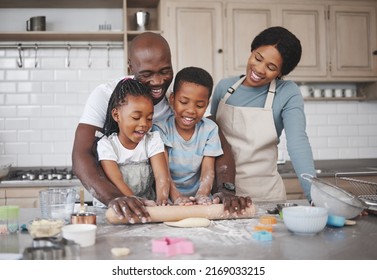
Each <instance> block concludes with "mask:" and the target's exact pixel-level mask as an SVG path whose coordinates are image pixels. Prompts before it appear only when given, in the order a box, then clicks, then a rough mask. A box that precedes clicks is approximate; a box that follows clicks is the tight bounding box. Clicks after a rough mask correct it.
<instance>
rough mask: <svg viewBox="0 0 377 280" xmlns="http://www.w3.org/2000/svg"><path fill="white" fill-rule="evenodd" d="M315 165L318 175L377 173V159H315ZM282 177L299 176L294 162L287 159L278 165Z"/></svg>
mask: <svg viewBox="0 0 377 280" xmlns="http://www.w3.org/2000/svg"><path fill="white" fill-rule="evenodd" d="M314 166H315V169H316V173H317V176H318V177H334V176H335V174H337V173H344V172H347V173H348V172H367V173H371V174H372V173H375V174H377V159H376V158H371V159H336V160H315V161H314ZM278 171H279V173H280V175H281V176H282V178H283V179H284V178H297V176H296V173H295V171H294V169H293V166H292V162H291V161H286V162H285V163H283V164H279V165H278Z"/></svg>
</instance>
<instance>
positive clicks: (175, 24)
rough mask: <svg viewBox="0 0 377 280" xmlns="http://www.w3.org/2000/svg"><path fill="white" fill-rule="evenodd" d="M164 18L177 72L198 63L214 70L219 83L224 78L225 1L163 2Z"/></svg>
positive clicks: (163, 26) (162, 17)
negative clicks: (223, 2)
mask: <svg viewBox="0 0 377 280" xmlns="http://www.w3.org/2000/svg"><path fill="white" fill-rule="evenodd" d="M160 18H161V26H162V29H163V30H164V33H163V35H164V36H165V37H166V39H167V40H168V42H169V45H170V48H171V52H172V63H173V69H174V70H175V71H176V72H177V71H179V70H180V69H182V68H184V67H187V66H197V67H201V68H204V69H205V70H207V71H208V72H209V73H211V74H212V76H213V79H214V82H215V83H217V82H218V81H219V80H220V79H221V78H223V75H224V71H223V70H224V53H223V38H224V37H223V36H224V35H223V33H224V32H223V4H222V3H221V1H213V2H204V1H175V0H171V1H163V5H162V9H161V15H160Z"/></svg>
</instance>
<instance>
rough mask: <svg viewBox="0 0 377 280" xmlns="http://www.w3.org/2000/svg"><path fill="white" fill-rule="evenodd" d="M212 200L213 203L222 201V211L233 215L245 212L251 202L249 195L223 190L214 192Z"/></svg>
mask: <svg viewBox="0 0 377 280" xmlns="http://www.w3.org/2000/svg"><path fill="white" fill-rule="evenodd" d="M212 202H213V203H214V204H218V203H223V204H224V213H225V214H230V215H233V216H237V215H238V214H245V213H246V208H247V207H250V206H251V204H252V200H251V198H250V197H249V196H236V195H233V194H226V193H224V192H220V193H215V194H214V195H213V200H212Z"/></svg>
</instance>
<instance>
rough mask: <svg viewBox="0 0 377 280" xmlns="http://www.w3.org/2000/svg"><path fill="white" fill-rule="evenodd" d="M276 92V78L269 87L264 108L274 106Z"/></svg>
mask: <svg viewBox="0 0 377 280" xmlns="http://www.w3.org/2000/svg"><path fill="white" fill-rule="evenodd" d="M275 92H276V80H275V79H274V80H272V81H271V83H270V87H269V88H268V93H267V99H266V103H264V109H271V108H272V102H273V101H274V97H275Z"/></svg>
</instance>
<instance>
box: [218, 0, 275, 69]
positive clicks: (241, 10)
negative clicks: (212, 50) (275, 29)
mask: <svg viewBox="0 0 377 280" xmlns="http://www.w3.org/2000/svg"><path fill="white" fill-rule="evenodd" d="M276 17H277V9H276V6H273V5H266V4H255V3H237V2H236V3H234V2H228V3H227V4H226V24H225V25H226V26H227V36H226V39H225V42H226V46H227V50H226V51H225V54H226V56H227V62H228V65H227V67H226V69H227V70H226V74H227V75H228V76H229V75H242V74H245V71H246V63H247V61H248V59H249V56H250V48H251V41H252V40H253V39H254V37H255V36H256V35H258V33H259V32H261V31H262V30H264V29H266V28H267V27H270V26H272V25H273V24H274V22H275V21H276Z"/></svg>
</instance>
